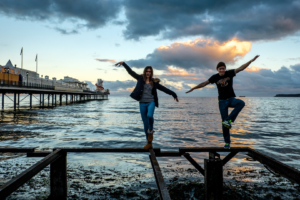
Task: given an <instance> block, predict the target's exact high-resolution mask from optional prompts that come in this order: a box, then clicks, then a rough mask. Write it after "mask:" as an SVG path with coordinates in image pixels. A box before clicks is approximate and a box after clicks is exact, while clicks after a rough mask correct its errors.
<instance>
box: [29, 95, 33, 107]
mask: <svg viewBox="0 0 300 200" xmlns="http://www.w3.org/2000/svg"><path fill="white" fill-rule="evenodd" d="M29 97H30V98H29V107H30V109H31V108H32V93H30V94H29Z"/></svg>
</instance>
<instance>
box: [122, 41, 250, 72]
mask: <svg viewBox="0 0 300 200" xmlns="http://www.w3.org/2000/svg"><path fill="white" fill-rule="evenodd" d="M250 49H251V43H250V42H248V41H239V40H236V39H232V40H230V41H226V42H218V41H214V40H210V39H196V40H194V41H187V42H175V43H172V44H171V45H169V46H160V47H158V48H157V49H155V50H154V52H153V53H151V54H148V55H147V56H146V58H145V59H138V60H129V61H126V62H127V63H128V64H130V65H131V66H133V67H137V68H144V67H145V66H147V65H152V66H153V67H154V68H155V69H164V70H166V69H168V66H174V67H178V68H184V69H191V68H197V69H212V68H213V69H214V68H215V66H216V65H217V63H218V62H219V61H223V62H225V63H229V64H230V63H234V62H236V61H237V59H238V58H240V57H243V56H244V55H245V54H247V53H248V52H249V51H250Z"/></svg>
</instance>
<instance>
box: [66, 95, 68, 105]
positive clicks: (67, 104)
mask: <svg viewBox="0 0 300 200" xmlns="http://www.w3.org/2000/svg"><path fill="white" fill-rule="evenodd" d="M68 96H69V95H68V94H66V105H68Z"/></svg>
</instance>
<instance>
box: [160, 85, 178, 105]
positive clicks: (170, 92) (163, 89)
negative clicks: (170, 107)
mask: <svg viewBox="0 0 300 200" xmlns="http://www.w3.org/2000/svg"><path fill="white" fill-rule="evenodd" d="M157 89H159V90H160V91H163V92H164V93H166V94H169V95H172V96H173V97H174V99H175V100H176V101H177V102H179V100H178V98H177V94H176V93H175V92H173V91H172V90H169V89H168V88H166V87H165V86H162V85H161V84H159V83H158V84H157Z"/></svg>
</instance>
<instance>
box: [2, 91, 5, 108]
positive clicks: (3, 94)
mask: <svg viewBox="0 0 300 200" xmlns="http://www.w3.org/2000/svg"><path fill="white" fill-rule="evenodd" d="M4 97H5V93H2V110H4Z"/></svg>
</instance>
